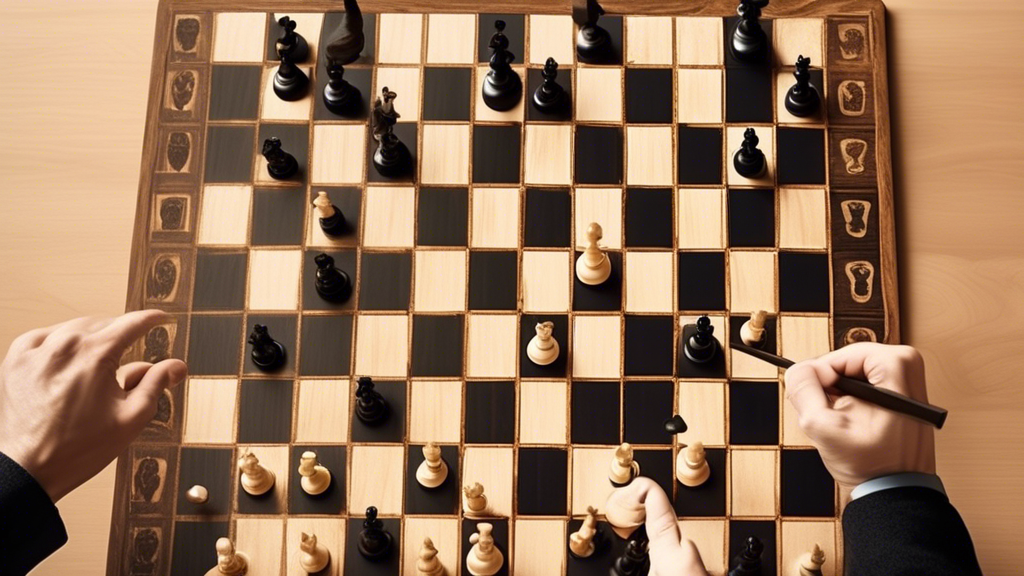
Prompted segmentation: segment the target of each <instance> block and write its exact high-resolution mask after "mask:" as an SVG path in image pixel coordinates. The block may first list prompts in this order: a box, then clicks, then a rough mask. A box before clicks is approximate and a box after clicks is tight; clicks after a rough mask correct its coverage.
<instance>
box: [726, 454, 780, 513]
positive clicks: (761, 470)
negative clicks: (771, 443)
mask: <svg viewBox="0 0 1024 576" xmlns="http://www.w3.org/2000/svg"><path fill="white" fill-rule="evenodd" d="M730 457H731V459H732V462H731V469H730V473H729V476H730V477H731V478H732V516H734V517H735V516H775V513H776V510H777V509H778V507H777V506H776V502H775V499H776V495H775V478H777V477H778V469H777V467H778V464H777V460H778V451H776V450H733V451H732V452H731V453H730Z"/></svg>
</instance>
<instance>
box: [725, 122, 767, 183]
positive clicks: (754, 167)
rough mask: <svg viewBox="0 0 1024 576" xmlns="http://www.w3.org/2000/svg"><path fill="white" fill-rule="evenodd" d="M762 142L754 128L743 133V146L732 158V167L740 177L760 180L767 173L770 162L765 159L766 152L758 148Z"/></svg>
mask: <svg viewBox="0 0 1024 576" xmlns="http://www.w3.org/2000/svg"><path fill="white" fill-rule="evenodd" d="M760 142H761V139H760V138H758V137H757V132H755V131H754V129H753V128H747V129H746V130H744V131H743V144H741V145H740V149H739V150H737V151H736V154H734V155H733V157H732V165H733V167H734V168H736V172H737V173H738V174H739V175H740V176H743V177H744V178H760V177H762V176H764V174H765V172H767V170H768V161H767V160H766V159H765V157H764V152H762V151H761V150H759V149H758V148H757V145H758V144H759V143H760Z"/></svg>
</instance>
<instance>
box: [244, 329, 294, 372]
mask: <svg viewBox="0 0 1024 576" xmlns="http://www.w3.org/2000/svg"><path fill="white" fill-rule="evenodd" d="M249 344H251V345H252V354H251V356H252V363H253V364H255V365H256V367H257V368H259V369H260V370H263V371H270V370H274V369H276V368H280V367H281V366H282V365H283V364H284V358H285V349H284V346H283V345H282V344H281V343H280V342H278V341H277V340H274V339H273V338H271V337H270V332H268V331H267V327H266V326H264V325H262V324H256V325H254V326H253V327H252V333H251V334H249Z"/></svg>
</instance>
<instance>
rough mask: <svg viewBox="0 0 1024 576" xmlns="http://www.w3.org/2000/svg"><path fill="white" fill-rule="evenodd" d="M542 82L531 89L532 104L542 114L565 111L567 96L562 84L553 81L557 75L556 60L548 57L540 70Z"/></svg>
mask: <svg viewBox="0 0 1024 576" xmlns="http://www.w3.org/2000/svg"><path fill="white" fill-rule="evenodd" d="M540 75H541V77H542V78H544V83H543V84H541V85H540V86H538V87H537V89H536V90H534V91H533V105H534V107H536V108H537V110H539V111H541V112H543V113H544V114H560V113H562V112H564V111H565V109H566V104H567V103H568V96H567V95H566V93H565V89H564V88H562V85H561V84H559V83H558V82H556V81H555V79H556V78H557V77H558V62H555V59H554V58H548V59H547V61H546V62H544V69H543V70H541V73H540Z"/></svg>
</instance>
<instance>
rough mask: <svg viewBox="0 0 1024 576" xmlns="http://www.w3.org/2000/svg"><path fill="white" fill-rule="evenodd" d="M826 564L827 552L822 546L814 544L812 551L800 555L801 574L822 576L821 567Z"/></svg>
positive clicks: (804, 575)
mask: <svg viewBox="0 0 1024 576" xmlns="http://www.w3.org/2000/svg"><path fill="white" fill-rule="evenodd" d="M824 564H825V552H824V551H823V550H822V549H821V546H818V545H817V544H815V545H814V549H813V550H811V551H810V552H804V553H803V554H801V555H800V562H799V570H800V576H821V567H822V566H823V565H824Z"/></svg>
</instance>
